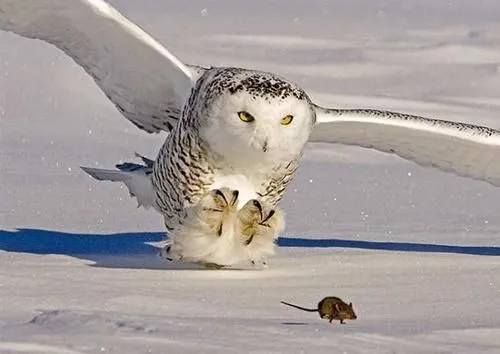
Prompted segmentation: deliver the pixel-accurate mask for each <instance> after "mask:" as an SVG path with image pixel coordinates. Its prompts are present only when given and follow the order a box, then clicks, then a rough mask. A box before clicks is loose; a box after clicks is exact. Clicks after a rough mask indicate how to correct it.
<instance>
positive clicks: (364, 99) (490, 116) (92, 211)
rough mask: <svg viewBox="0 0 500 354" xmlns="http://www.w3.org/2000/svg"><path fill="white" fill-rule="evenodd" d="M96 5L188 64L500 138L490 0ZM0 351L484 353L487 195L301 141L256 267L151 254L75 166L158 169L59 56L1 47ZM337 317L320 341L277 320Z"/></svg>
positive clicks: (158, 0) (129, 216)
mask: <svg viewBox="0 0 500 354" xmlns="http://www.w3.org/2000/svg"><path fill="white" fill-rule="evenodd" d="M112 3H113V4H114V5H115V6H116V7H117V8H118V9H119V10H120V11H122V12H123V13H125V14H126V15H127V16H129V17H130V18H131V19H132V20H134V21H135V22H137V23H138V24H139V25H140V26H142V27H143V28H145V29H146V30H147V31H149V32H150V33H152V34H153V35H154V36H155V37H156V38H158V39H159V40H160V41H161V42H162V43H164V44H165V45H166V46H167V47H168V48H169V49H170V50H171V51H172V52H173V53H175V54H176V55H177V56H178V57H179V58H180V59H181V60H184V61H186V62H188V63H193V64H205V65H234V66H238V65H239V66H245V67H252V68H259V69H264V70H271V71H275V72H277V73H279V74H282V75H284V76H286V77H288V78H290V79H293V80H294V81H296V82H298V83H300V84H301V85H302V86H303V87H304V88H306V89H307V90H308V91H310V92H311V96H312V97H313V99H315V100H316V101H318V103H320V104H324V105H331V106H337V107H366V108H380V109H391V110H399V111H404V112H407V113H414V114H422V115H428V116H431V117H437V118H444V119H451V120H461V121H467V122H473V123H480V124H487V125H489V126H492V127H496V128H499V127H500V115H499V114H500V22H499V21H498V14H499V13H500V2H498V1H497V0H478V1H468V0H449V1H448V0H446V1H444V0H433V1H430V0H429V1H422V0H406V1H396V0H349V1H340V0H336V1H322V0H312V1H299V0H292V1H290V0H275V1H252V2H250V1H232V0H222V1H217V2H215V1H209V0H206V1H202V0H190V1H183V2H181V1H164V0H155V1H140V2H139V1H132V0H120V1H112ZM0 66H1V67H0V117H1V118H0V119H1V125H0V134H1V135H0V138H1V139H0V165H1V174H0V186H1V188H0V352H2V353H101V352H104V353H235V352H247V353H250V352H251V353H277V352H283V353H326V352H333V353H396V352H400V353H472V352H474V353H499V352H500V300H499V299H500V235H499V234H500V218H498V211H499V207H500V189H498V188H494V187H492V186H490V185H488V184H487V183H483V182H478V181H473V180H468V179H464V178H460V177H455V176H452V175H448V174H444V173H441V172H438V171H434V170H430V169H424V168H421V167H418V166H416V165H414V164H411V163H407V162H405V161H403V160H401V159H399V158H396V157H393V156H389V155H384V154H381V153H376V152H371V151H368V150H364V149H357V148H352V147H342V146H333V145H332V146H328V145H315V146H311V147H310V148H309V149H308V150H307V153H306V156H305V159H304V161H303V164H302V166H301V169H300V171H299V174H298V176H297V178H296V180H295V181H294V183H293V185H292V186H291V188H290V189H289V192H288V194H287V196H286V198H285V200H284V202H283V207H284V208H285V210H286V212H287V215H288V224H287V230H286V235H284V237H283V238H282V239H281V240H280V245H281V246H282V247H280V248H279V250H278V255H277V256H276V257H275V258H273V259H271V262H270V268H269V269H266V270H223V271H210V270H199V269H196V267H191V266H184V265H174V264H169V263H164V262H162V261H161V260H159V259H158V258H157V257H156V253H157V249H156V248H155V245H156V244H157V241H159V240H161V238H162V232H163V225H162V220H161V217H160V216H159V215H157V214H155V213H154V212H152V211H146V210H143V209H136V206H135V201H133V200H132V199H129V197H128V195H127V193H126V190H125V189H124V188H120V187H119V186H118V185H117V184H110V183H102V182H97V181H95V180H93V179H91V178H89V177H88V176H87V175H85V174H84V173H83V172H82V171H81V170H80V169H79V166H80V165H86V166H99V167H110V166H113V164H114V163H116V162H118V161H122V160H127V159H128V158H131V157H133V153H134V151H138V152H140V153H142V154H145V155H149V156H151V157H154V156H155V155H156V152H157V151H158V149H159V147H160V145H161V143H162V141H163V139H164V136H161V135H156V136H152V135H148V134H146V133H143V132H141V131H139V130H138V129H137V128H135V127H134V126H132V125H131V124H130V123H128V122H127V121H126V120H125V119H124V118H122V117H121V116H120V114H119V113H118V112H117V111H116V110H115V109H114V108H113V106H112V105H111V103H110V102H109V101H108V100H107V99H106V98H105V96H104V95H103V94H102V93H101V92H100V91H99V90H98V89H97V87H96V86H95V84H94V83H93V82H92V80H91V79H90V78H89V77H88V76H87V75H86V74H85V73H84V72H83V70H81V69H80V68H79V67H78V66H76V65H75V64H74V63H73V62H72V61H71V60H70V59H68V58H67V57H65V56H64V55H63V54H62V53H60V52H58V51H57V50H56V49H54V48H52V47H50V46H48V45H45V44H44V43H41V42H35V41H30V40H23V39H21V38H19V37H16V36H14V35H10V34H6V33H0ZM328 295H333V296H339V297H341V298H343V299H345V300H346V301H352V302H353V303H354V307H355V309H356V311H357V313H358V319H357V320H356V321H349V322H347V324H345V325H342V326H341V325H339V324H338V323H335V324H329V323H328V322H327V321H324V320H321V319H320V318H319V316H317V314H314V313H307V312H301V311H299V310H295V309H292V308H288V307H285V306H282V305H280V303H279V301H280V300H286V301H290V302H294V303H297V304H300V305H304V306H314V305H315V304H316V303H317V302H318V301H319V300H320V299H321V298H322V297H324V296H328Z"/></svg>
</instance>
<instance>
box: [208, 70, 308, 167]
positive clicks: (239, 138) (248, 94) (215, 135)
mask: <svg viewBox="0 0 500 354" xmlns="http://www.w3.org/2000/svg"><path fill="white" fill-rule="evenodd" d="M226 70H228V69H226ZM229 70H231V69H229ZM233 70H234V69H233ZM237 70H238V71H237V72H236V73H232V72H230V74H229V77H227V76H226V77H225V79H224V80H222V78H223V77H224V75H220V76H218V77H217V76H216V77H215V79H213V80H212V85H213V84H214V83H217V81H218V80H221V83H220V85H225V86H220V85H219V86H217V85H215V86H212V90H211V89H210V88H209V90H208V92H212V95H211V96H210V100H211V102H210V105H206V106H207V107H210V108H209V109H207V112H206V113H207V117H206V118H205V119H204V120H203V124H202V126H201V127H200V135H201V136H202V138H203V139H204V141H205V142H206V143H207V144H208V145H209V146H210V148H211V150H213V151H214V152H216V153H217V154H219V155H222V156H223V157H224V159H226V160H230V161H231V162H232V163H234V164H238V163H240V162H244V163H253V164H259V163H265V164H269V163H279V162H280V161H288V160H291V159H294V158H296V157H297V156H298V155H300V153H301V151H302V150H303V148H304V146H305V144H306V142H307V140H308V138H309V134H310V132H311V130H312V126H313V123H314V120H315V113H314V110H313V109H312V106H311V103H310V100H309V98H308V97H307V95H306V94H305V93H304V92H303V91H302V90H301V89H300V88H298V87H297V86H295V85H294V84H292V83H289V82H287V81H285V80H283V79H281V78H279V77H277V76H275V75H272V74H268V73H262V72H255V71H248V70H242V69H237ZM228 80H229V81H228ZM228 82H230V84H228ZM214 91H215V93H214Z"/></svg>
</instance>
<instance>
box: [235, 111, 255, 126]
mask: <svg viewBox="0 0 500 354" xmlns="http://www.w3.org/2000/svg"><path fill="white" fill-rule="evenodd" d="M238 117H240V119H241V120H242V121H244V122H245V123H250V122H253V121H254V120H255V118H254V117H253V116H252V115H251V114H250V113H248V112H245V111H241V112H238Z"/></svg>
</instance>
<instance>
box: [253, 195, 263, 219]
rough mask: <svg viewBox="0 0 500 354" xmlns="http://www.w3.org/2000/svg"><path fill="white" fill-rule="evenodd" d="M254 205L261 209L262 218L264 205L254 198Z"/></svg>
mask: <svg viewBox="0 0 500 354" xmlns="http://www.w3.org/2000/svg"><path fill="white" fill-rule="evenodd" d="M253 205H255V207H256V208H257V209H258V210H259V214H260V219H261V220H262V205H261V204H260V202H259V201H258V200H257V199H254V200H253Z"/></svg>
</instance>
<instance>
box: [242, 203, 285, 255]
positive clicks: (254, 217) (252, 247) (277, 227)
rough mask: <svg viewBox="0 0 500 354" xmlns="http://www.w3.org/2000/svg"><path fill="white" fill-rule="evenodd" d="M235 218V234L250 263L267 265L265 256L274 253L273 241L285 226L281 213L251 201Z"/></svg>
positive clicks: (264, 204) (263, 204) (278, 210)
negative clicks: (236, 233)
mask: <svg viewBox="0 0 500 354" xmlns="http://www.w3.org/2000/svg"><path fill="white" fill-rule="evenodd" d="M237 218H238V221H237V227H238V230H237V232H238V234H239V237H240V241H241V243H242V244H243V246H244V247H245V252H246V253H247V255H248V257H249V259H250V261H251V263H252V264H255V263H257V262H261V263H262V264H263V265H267V260H266V259H267V256H270V255H273V254H274V253H275V246H276V245H275V240H276V239H277V238H278V236H279V234H280V232H282V231H283V229H284V226H285V221H284V215H283V212H282V211H281V210H280V209H277V208H273V207H272V206H271V205H268V204H267V203H265V202H261V201H259V200H257V199H252V200H250V201H248V202H247V203H246V204H245V205H244V206H243V208H241V209H240V210H239V211H238V214H237Z"/></svg>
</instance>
